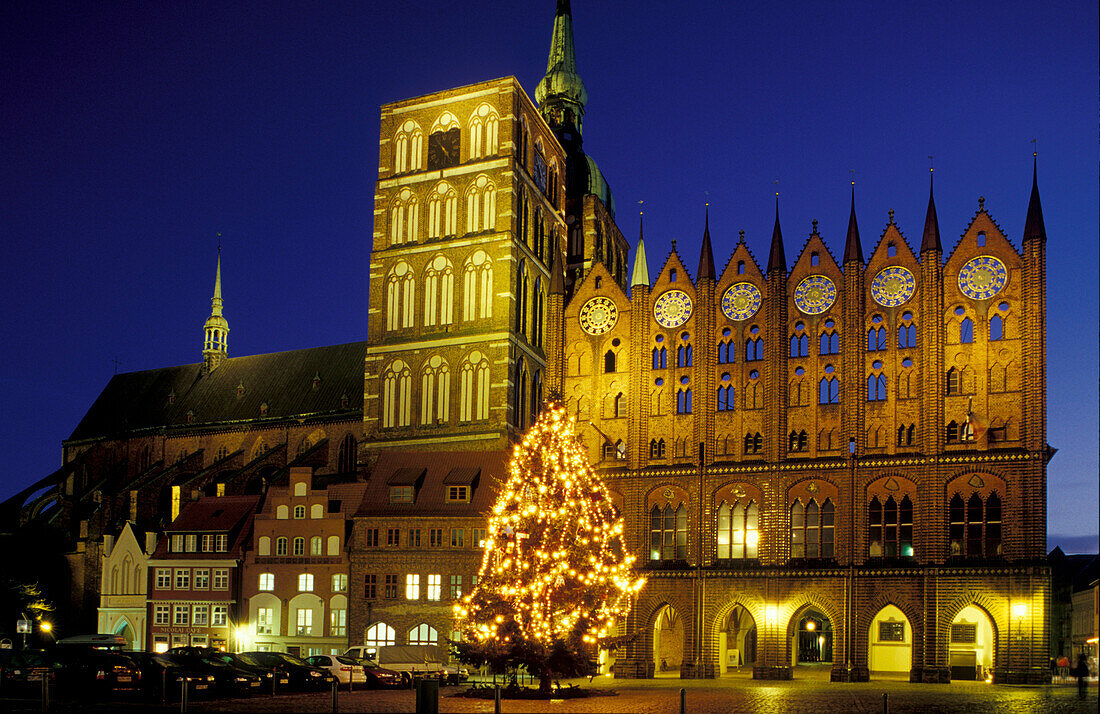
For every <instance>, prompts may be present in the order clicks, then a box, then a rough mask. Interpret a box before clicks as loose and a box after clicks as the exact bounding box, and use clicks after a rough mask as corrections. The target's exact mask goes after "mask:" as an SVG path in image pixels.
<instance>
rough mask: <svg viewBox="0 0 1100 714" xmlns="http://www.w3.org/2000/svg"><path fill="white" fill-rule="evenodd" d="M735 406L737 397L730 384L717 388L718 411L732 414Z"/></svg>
mask: <svg viewBox="0 0 1100 714" xmlns="http://www.w3.org/2000/svg"><path fill="white" fill-rule="evenodd" d="M736 406H737V395H736V393H735V391H734V388H733V385H732V384H726V385H723V386H720V387H718V411H720V412H732V411H733V410H734V408H735V407H736Z"/></svg>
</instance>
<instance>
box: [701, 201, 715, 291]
mask: <svg viewBox="0 0 1100 714" xmlns="http://www.w3.org/2000/svg"><path fill="white" fill-rule="evenodd" d="M698 277H699V279H700V280H702V279H703V278H709V279H710V280H714V254H713V253H712V252H711V249H710V204H709V203H708V204H707V207H706V214H705V217H704V219H703V247H702V249H701V250H700V251H699V273H698Z"/></svg>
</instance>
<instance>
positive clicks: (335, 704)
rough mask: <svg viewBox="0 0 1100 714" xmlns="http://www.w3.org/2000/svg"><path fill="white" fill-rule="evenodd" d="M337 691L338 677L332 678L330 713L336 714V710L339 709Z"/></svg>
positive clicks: (338, 689)
mask: <svg viewBox="0 0 1100 714" xmlns="http://www.w3.org/2000/svg"><path fill="white" fill-rule="evenodd" d="M339 691H340V680H339V679H334V680H332V714H336V712H338V711H340V702H339V700H338V699H337V697H339V694H338V692H339Z"/></svg>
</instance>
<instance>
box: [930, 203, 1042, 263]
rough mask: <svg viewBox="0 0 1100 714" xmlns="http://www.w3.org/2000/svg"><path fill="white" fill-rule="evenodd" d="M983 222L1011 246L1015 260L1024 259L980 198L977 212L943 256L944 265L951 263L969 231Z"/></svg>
mask: <svg viewBox="0 0 1100 714" xmlns="http://www.w3.org/2000/svg"><path fill="white" fill-rule="evenodd" d="M983 220H984V221H988V222H989V225H990V226H991V227H993V228H996V229H997V233H998V234H999V235H1000V236H1001V238H1003V239H1004V241H1005V242H1006V243H1008V245H1009V246H1011V248H1012V251H1013V252H1014V253H1015V254H1016V257H1017V258H1019V259H1020V260H1023V259H1024V256H1023V254H1022V253H1021V252H1020V249H1019V248H1017V247H1016V244H1015V243H1013V242H1012V240H1011V239H1010V238H1009V237H1008V234H1007V233H1005V232H1004V229H1003V228H1001V224H999V223H997V221H996V219H994V218H993V216H992V215H990V213H989V211H987V210H986V208H985V197H984V196H981V197H979V198H978V210H976V211H974V215H973V216H971V217H970V222H969V223H967V224H966V228H965V229H964V230H963V232H962V233H960V234H959V237H958V238H956V239H955V244H954V245H953V246H951V250H950V251H948V253H947V254H946V255H945V256H944V259H943V263H944V265H947V264H948V263H950V262H951V259H952V258H953V257H954V256H955V253H956V252H957V251H958V250H959V246H961V245H962V242H963V239H964V238H966V236H967V235H969V234H970V231H971V229H973V228H975V227H976V224H977V223H979V222H980V221H983Z"/></svg>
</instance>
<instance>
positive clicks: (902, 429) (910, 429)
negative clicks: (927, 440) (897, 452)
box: [898, 424, 917, 446]
mask: <svg viewBox="0 0 1100 714" xmlns="http://www.w3.org/2000/svg"><path fill="white" fill-rule="evenodd" d="M916 430H917V425H916V424H908V425H906V424H900V425H898V446H912V445H913V439H914V438H915V437H916Z"/></svg>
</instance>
